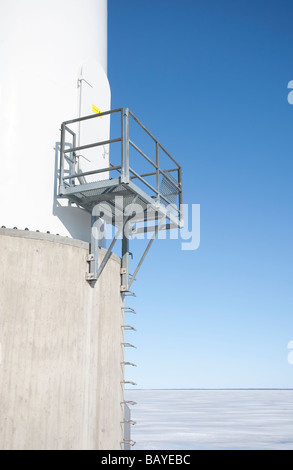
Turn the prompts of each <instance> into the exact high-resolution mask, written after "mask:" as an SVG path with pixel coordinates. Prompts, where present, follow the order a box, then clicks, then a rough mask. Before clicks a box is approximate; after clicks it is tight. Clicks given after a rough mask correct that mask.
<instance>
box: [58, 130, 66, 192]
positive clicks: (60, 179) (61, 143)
mask: <svg viewBox="0 0 293 470" xmlns="http://www.w3.org/2000/svg"><path fill="white" fill-rule="evenodd" d="M64 145H65V124H64V123H63V124H61V142H60V175H59V193H60V194H62V191H63V178H64Z"/></svg>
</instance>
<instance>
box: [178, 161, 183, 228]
mask: <svg viewBox="0 0 293 470" xmlns="http://www.w3.org/2000/svg"><path fill="white" fill-rule="evenodd" d="M178 186H179V188H180V190H179V221H180V222H181V221H182V220H183V207H182V204H183V194H182V168H181V166H180V167H179V168H178Z"/></svg>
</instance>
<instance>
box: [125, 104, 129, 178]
mask: <svg viewBox="0 0 293 470" xmlns="http://www.w3.org/2000/svg"><path fill="white" fill-rule="evenodd" d="M125 116H126V125H125V134H126V139H125V140H126V151H125V178H126V183H129V109H128V108H126V109H125Z"/></svg>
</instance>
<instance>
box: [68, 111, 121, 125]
mask: <svg viewBox="0 0 293 470" xmlns="http://www.w3.org/2000/svg"><path fill="white" fill-rule="evenodd" d="M123 111H124V108H117V109H112V110H109V111H104V112H103V113H99V114H89V115H88V116H83V117H79V118H75V119H71V120H70V121H64V122H63V123H62V125H65V126H66V125H67V124H74V123H76V122H81V121H87V120H88V119H95V118H97V117H103V116H107V115H108V114H114V113H118V112H120V113H122V112H123Z"/></svg>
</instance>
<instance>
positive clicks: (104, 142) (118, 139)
mask: <svg viewBox="0 0 293 470" xmlns="http://www.w3.org/2000/svg"><path fill="white" fill-rule="evenodd" d="M114 142H121V137H118V138H117V139H109V140H104V141H103V142H94V143H93V144H87V145H80V146H79V147H72V148H70V149H67V150H63V153H72V152H77V151H78V150H85V149H90V148H93V147H99V146H100V145H107V144H113V143H114Z"/></svg>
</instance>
